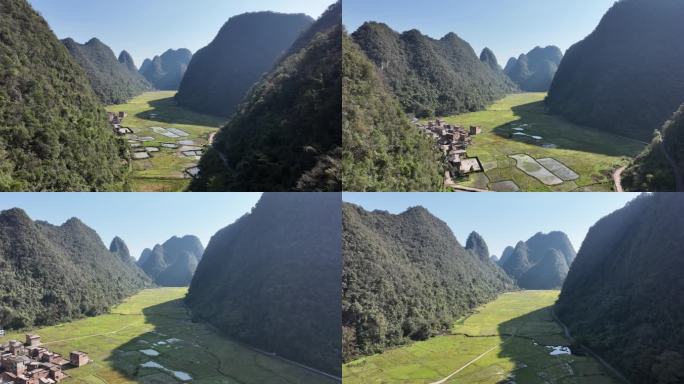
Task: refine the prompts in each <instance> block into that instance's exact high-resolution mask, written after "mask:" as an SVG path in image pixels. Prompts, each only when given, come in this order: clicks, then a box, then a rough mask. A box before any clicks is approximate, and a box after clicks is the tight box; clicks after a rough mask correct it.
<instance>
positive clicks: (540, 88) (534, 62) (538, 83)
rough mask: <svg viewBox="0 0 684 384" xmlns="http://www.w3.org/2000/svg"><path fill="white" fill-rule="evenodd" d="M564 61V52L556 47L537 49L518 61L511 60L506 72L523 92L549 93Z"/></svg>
mask: <svg viewBox="0 0 684 384" xmlns="http://www.w3.org/2000/svg"><path fill="white" fill-rule="evenodd" d="M562 59H563V52H561V50H560V48H558V47H556V46H553V45H551V46H548V47H544V48H542V47H535V48H534V49H532V50H531V51H529V52H528V53H527V54H522V55H520V57H518V59H515V58H511V59H510V60H509V61H508V64H507V65H506V71H505V72H506V75H508V77H510V78H511V79H512V80H513V81H514V82H515V83H516V84H518V86H519V87H520V89H521V90H523V91H526V92H547V91H548V90H549V88H550V87H551V82H552V81H553V77H554V76H555V75H556V72H557V71H558V66H559V65H560V63H561V60H562Z"/></svg>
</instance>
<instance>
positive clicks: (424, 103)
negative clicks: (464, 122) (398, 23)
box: [352, 22, 516, 117]
mask: <svg viewBox="0 0 684 384" xmlns="http://www.w3.org/2000/svg"><path fill="white" fill-rule="evenodd" d="M352 38H353V40H354V42H355V43H356V44H358V45H359V46H360V47H361V50H363V51H364V53H365V54H366V55H367V56H368V58H369V59H370V60H371V61H372V62H373V63H374V64H375V66H376V67H377V68H378V69H379V70H380V72H381V73H382V78H383V79H385V80H386V82H387V84H388V85H389V87H390V89H392V92H393V93H394V95H395V96H396V97H397V99H398V100H399V102H400V103H401V105H402V107H403V109H404V111H406V112H408V113H412V114H414V115H416V116H418V117H429V116H434V115H437V116H443V115H450V114H455V113H463V112H468V111H477V110H480V109H483V108H484V107H485V106H486V105H488V104H489V103H491V102H493V101H494V100H496V99H498V98H500V97H503V96H504V95H505V94H506V93H509V92H511V91H513V90H515V89H516V87H515V85H514V84H513V83H512V82H511V81H510V80H508V79H506V78H505V76H500V74H498V73H497V72H496V71H493V70H492V69H491V68H490V66H489V65H488V64H485V63H483V62H482V61H480V59H479V58H478V56H477V55H476V54H475V51H473V49H472V47H471V46H470V45H469V44H468V43H467V42H466V41H464V40H462V39H461V38H459V37H458V36H456V34H454V33H449V34H447V35H446V36H444V37H443V38H442V39H440V40H434V39H431V38H430V37H428V36H425V35H423V34H421V33H420V32H419V31H417V30H415V29H414V30H411V31H408V32H404V33H402V34H399V33H397V32H395V31H393V30H392V29H390V28H389V27H388V26H387V25H385V24H382V23H375V22H368V23H365V24H364V25H362V26H361V27H360V28H359V29H358V30H357V31H356V32H354V33H353V34H352Z"/></svg>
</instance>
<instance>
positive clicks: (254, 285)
mask: <svg viewBox="0 0 684 384" xmlns="http://www.w3.org/2000/svg"><path fill="white" fill-rule="evenodd" d="M341 199H342V197H341V194H339V193H300V192H293V193H264V195H263V196H262V197H261V199H260V200H259V202H258V203H257V205H256V206H255V207H254V209H252V211H251V213H249V214H246V215H245V216H243V217H242V218H240V219H239V220H237V221H236V222H235V223H233V224H231V225H229V226H228V227H226V228H224V229H222V230H220V231H219V232H217V233H216V234H215V235H214V236H213V237H212V239H211V241H210V242H209V245H208V246H207V249H206V251H205V253H204V258H203V259H202V261H201V262H200V265H199V267H198V268H197V272H196V273H195V277H194V278H193V280H192V284H191V285H190V291H189V293H188V296H187V299H186V302H187V304H188V306H189V307H190V309H191V310H192V313H193V315H194V317H195V318H197V319H201V320H204V321H208V322H210V323H211V324H213V325H214V326H216V327H217V328H219V329H220V330H221V331H223V332H225V333H226V334H227V335H228V336H230V337H232V338H234V339H237V340H239V341H241V342H243V343H246V344H249V345H251V346H254V347H256V348H259V349H262V350H265V351H267V352H273V353H276V354H277V355H278V356H282V357H285V358H287V359H291V360H294V361H296V362H299V363H302V364H305V365H308V366H311V367H314V368H317V369H319V370H322V371H324V372H327V373H330V374H333V375H336V376H341V366H340V340H341V335H340V284H341V282H340V270H341V252H340V247H341V246H340V236H341V221H342V220H341V217H340V214H341V207H340V204H341Z"/></svg>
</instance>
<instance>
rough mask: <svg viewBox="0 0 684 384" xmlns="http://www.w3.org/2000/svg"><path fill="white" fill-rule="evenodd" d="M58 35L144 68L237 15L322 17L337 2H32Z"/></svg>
mask: <svg viewBox="0 0 684 384" xmlns="http://www.w3.org/2000/svg"><path fill="white" fill-rule="evenodd" d="M29 2H30V3H31V5H33V8H35V9H36V10H37V11H38V12H40V13H41V14H42V15H43V17H44V18H45V19H46V20H47V21H48V23H49V24H50V26H51V27H52V30H53V31H54V32H55V34H56V35H57V37H59V38H60V39H64V38H66V37H71V38H73V39H74V40H76V41H77V42H79V43H85V42H86V41H88V40H90V39H91V38H93V37H97V38H99V39H100V40H102V42H104V43H105V44H107V45H109V47H111V48H112V50H113V51H114V53H115V54H116V55H117V57H118V55H119V53H120V52H121V51H122V50H124V49H125V50H127V51H128V52H129V53H130V54H131V55H132V56H133V59H134V60H135V64H136V65H137V66H138V67H140V64H142V62H143V60H144V59H146V58H153V57H154V56H155V55H161V54H162V53H164V52H165V51H166V50H167V49H169V48H173V49H178V48H188V49H189V50H191V51H192V52H193V53H195V52H196V51H197V50H198V49H200V48H202V47H204V46H206V45H207V44H209V42H211V40H213V39H214V37H215V36H216V34H217V33H218V31H219V29H221V27H222V26H223V24H224V23H225V22H226V21H228V19H229V18H230V17H231V16H235V15H239V14H242V13H245V12H256V11H275V12H283V13H305V14H307V15H309V16H311V17H313V18H317V17H318V16H320V15H321V14H322V13H323V11H325V9H326V8H327V7H328V6H329V5H330V4H332V3H333V0H287V1H283V0H116V1H103V0H29Z"/></svg>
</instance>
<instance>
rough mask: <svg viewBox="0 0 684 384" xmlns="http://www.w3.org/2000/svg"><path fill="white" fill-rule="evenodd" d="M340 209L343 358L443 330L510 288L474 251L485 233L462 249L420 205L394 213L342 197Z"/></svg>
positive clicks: (503, 275)
mask: <svg viewBox="0 0 684 384" xmlns="http://www.w3.org/2000/svg"><path fill="white" fill-rule="evenodd" d="M342 213H343V217H342V225H343V230H342V254H343V260H344V268H343V272H342V350H343V358H344V361H349V360H352V359H354V358H356V357H358V356H361V355H369V354H373V353H378V352H382V351H383V350H385V349H387V348H390V347H393V346H397V345H402V344H406V343H408V342H410V341H411V340H425V339H428V338H430V337H432V336H435V335H437V334H440V333H442V332H445V331H448V329H449V328H450V327H451V324H452V323H453V322H454V320H456V319H458V318H460V317H463V316H465V315H466V314H468V313H469V312H470V311H471V310H473V309H474V308H475V307H477V306H478V305H481V304H483V303H486V302H488V301H490V300H493V299H494V298H496V296H497V295H498V294H499V293H501V292H503V291H505V290H509V289H512V288H513V287H514V284H513V282H512V281H511V280H510V278H509V277H508V276H507V275H506V273H505V272H504V271H503V270H501V269H500V268H499V267H498V266H496V265H495V264H493V263H492V262H491V261H490V260H489V258H486V259H482V258H481V257H480V256H479V255H478V254H477V253H476V249H486V244H484V241H483V240H481V239H480V240H479V241H478V242H479V243H480V244H479V245H478V246H477V247H475V246H474V240H471V241H469V246H470V247H469V250H466V249H464V248H463V247H462V246H461V245H460V244H459V243H458V241H457V240H456V238H455V237H454V234H453V233H452V232H451V230H450V229H449V227H448V226H447V225H446V223H444V222H442V221H440V220H439V219H437V218H436V217H435V216H433V215H431V214H430V213H429V212H428V211H427V210H426V209H424V208H422V207H416V208H411V209H409V210H407V211H406V212H404V213H402V214H400V215H393V214H390V213H388V212H382V211H374V212H367V211H365V210H363V209H362V208H361V207H358V206H354V205H351V204H345V205H343V209H342ZM473 236H475V235H473ZM410 364H413V363H410ZM410 364H409V365H410ZM410 366H412V365H410ZM397 369H407V370H410V369H411V368H410V367H408V368H403V367H402V368H397ZM371 370H373V369H371ZM345 380H346V379H345ZM360 382H369V381H363V380H361V381H360Z"/></svg>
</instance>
